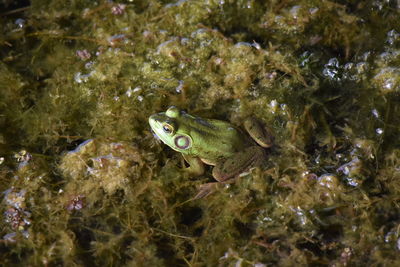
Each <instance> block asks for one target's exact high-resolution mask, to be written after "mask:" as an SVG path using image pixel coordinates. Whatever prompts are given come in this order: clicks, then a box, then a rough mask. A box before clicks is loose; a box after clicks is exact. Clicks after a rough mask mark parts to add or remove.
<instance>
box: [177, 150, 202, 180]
mask: <svg viewBox="0 0 400 267" xmlns="http://www.w3.org/2000/svg"><path fill="white" fill-rule="evenodd" d="M182 156H183V158H184V159H185V161H186V162H187V163H188V164H189V165H190V166H189V167H187V168H185V171H187V172H189V173H190V174H192V175H194V176H200V175H202V174H203V173H204V171H205V168H204V163H203V162H202V161H201V159H200V158H198V157H191V156H188V155H185V154H182Z"/></svg>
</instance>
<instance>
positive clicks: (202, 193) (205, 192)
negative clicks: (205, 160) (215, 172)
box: [194, 182, 219, 199]
mask: <svg viewBox="0 0 400 267" xmlns="http://www.w3.org/2000/svg"><path fill="white" fill-rule="evenodd" d="M218 184H219V183H218V182H213V183H206V184H202V185H200V186H199V192H197V195H196V196H195V197H194V199H200V198H205V197H208V196H209V195H211V194H212V193H214V192H215V191H217V189H218Z"/></svg>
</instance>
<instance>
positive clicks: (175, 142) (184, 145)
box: [149, 106, 192, 153]
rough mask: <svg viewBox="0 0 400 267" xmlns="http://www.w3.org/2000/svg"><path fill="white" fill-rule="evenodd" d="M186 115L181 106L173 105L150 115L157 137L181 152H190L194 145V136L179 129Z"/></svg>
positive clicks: (152, 127)
mask: <svg viewBox="0 0 400 267" xmlns="http://www.w3.org/2000/svg"><path fill="white" fill-rule="evenodd" d="M184 115H185V113H184V112H183V111H181V110H180V109H179V108H177V107H174V106H171V107H169V108H168V110H167V111H166V112H161V113H157V114H154V115H151V116H150V117H149V124H150V127H151V129H152V130H153V132H154V133H155V134H156V135H157V137H158V138H159V139H161V141H163V142H164V143H165V144H166V145H168V146H169V147H171V148H172V149H174V150H176V151H178V152H181V153H186V152H188V150H189V149H190V148H191V147H192V138H191V137H190V136H189V135H187V134H185V133H183V132H182V131H180V129H179V127H180V126H181V125H182V123H181V121H182V116H184Z"/></svg>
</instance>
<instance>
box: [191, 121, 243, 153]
mask: <svg viewBox="0 0 400 267" xmlns="http://www.w3.org/2000/svg"><path fill="white" fill-rule="evenodd" d="M194 120H195V124H196V125H201V127H190V128H189V129H187V131H188V133H189V135H190V136H191V137H192V139H193V149H192V151H191V154H192V155H195V156H198V157H201V158H204V159H208V160H211V161H213V160H217V159H220V158H227V157H230V156H232V155H233V154H234V153H237V152H239V151H241V150H242V149H243V148H244V147H245V144H246V141H247V138H246V136H245V135H243V133H242V132H241V131H240V130H239V129H237V128H236V127H234V126H233V125H232V124H230V123H229V122H225V121H220V120H213V119H203V118H199V117H195V118H194Z"/></svg>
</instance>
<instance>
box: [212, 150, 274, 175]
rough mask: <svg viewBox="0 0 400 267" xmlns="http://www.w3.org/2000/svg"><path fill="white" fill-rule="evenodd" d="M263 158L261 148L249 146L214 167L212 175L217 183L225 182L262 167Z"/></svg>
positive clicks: (263, 154)
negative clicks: (251, 169) (253, 168)
mask: <svg viewBox="0 0 400 267" xmlns="http://www.w3.org/2000/svg"><path fill="white" fill-rule="evenodd" d="M265 158H266V156H265V151H264V149H263V148H262V147H259V146H251V147H248V148H246V149H245V150H243V151H241V152H240V153H237V154H236V155H235V156H233V157H231V158H228V159H227V160H225V161H224V162H223V163H222V164H218V165H215V167H214V168H213V172H212V174H213V177H214V178H215V179H216V180H217V181H218V182H226V181H228V180H230V179H233V178H235V177H237V176H238V175H239V174H241V173H243V172H245V171H247V170H249V169H250V168H252V167H255V166H259V165H262V164H263V162H264V161H265Z"/></svg>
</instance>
